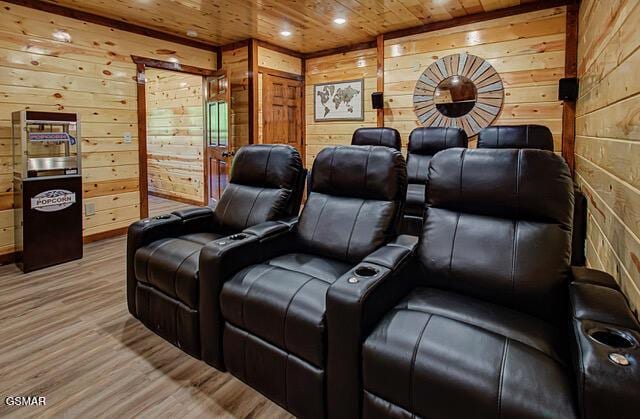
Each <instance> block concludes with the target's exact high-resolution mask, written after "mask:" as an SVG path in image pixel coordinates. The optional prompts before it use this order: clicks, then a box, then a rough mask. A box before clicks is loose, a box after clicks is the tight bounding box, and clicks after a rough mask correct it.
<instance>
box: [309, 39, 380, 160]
mask: <svg viewBox="0 0 640 419" xmlns="http://www.w3.org/2000/svg"><path fill="white" fill-rule="evenodd" d="M376 62H377V55H376V49H375V48H370V49H365V50H361V51H352V52H347V53H343V54H336V55H330V56H327V57H319V58H312V59H308V60H306V66H305V67H306V71H305V81H306V87H305V95H306V97H305V107H306V112H305V114H306V164H307V167H309V168H311V166H312V164H313V160H314V159H315V156H316V155H317V154H318V153H319V152H320V150H322V149H323V148H325V147H327V146H331V145H336V144H350V143H351V135H352V134H353V131H355V130H356V129H357V128H360V127H375V126H376V112H375V110H374V109H373V108H372V107H371V93H373V92H374V91H375V90H376V71H377V68H376ZM361 78H363V79H364V121H330V122H315V121H314V117H313V106H314V99H315V98H314V96H313V90H314V89H313V86H314V84H318V83H326V82H338V81H344V80H355V79H361Z"/></svg>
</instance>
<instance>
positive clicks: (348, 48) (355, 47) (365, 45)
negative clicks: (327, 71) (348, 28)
mask: <svg viewBox="0 0 640 419" xmlns="http://www.w3.org/2000/svg"><path fill="white" fill-rule="evenodd" d="M385 39H386V35H385ZM370 48H376V40H375V39H373V40H371V41H365V42H359V43H357V44H352V45H344V46H341V47H337V48H330V49H324V50H322V51H316V52H309V53H307V54H305V55H304V58H305V59H307V60H308V59H310V58H319V57H326V56H327V55H335V54H345V53H347V52H352V51H360V50H363V49H370Z"/></svg>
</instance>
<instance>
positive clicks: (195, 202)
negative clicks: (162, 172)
mask: <svg viewBox="0 0 640 419" xmlns="http://www.w3.org/2000/svg"><path fill="white" fill-rule="evenodd" d="M149 195H153V196H157V197H158V198H164V199H169V200H171V201H178V202H182V203H183V204H189V205H196V206H199V207H201V206H203V205H204V204H203V203H202V201H198V200H197V199H189V198H182V197H179V196H173V195H169V194H166V193H162V192H156V191H149Z"/></svg>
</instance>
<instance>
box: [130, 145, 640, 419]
mask: <svg viewBox="0 0 640 419" xmlns="http://www.w3.org/2000/svg"><path fill="white" fill-rule="evenodd" d="M414 142H415V138H414ZM410 159H411V155H410V156H409V160H410ZM424 170H425V171H427V175H426V181H425V184H426V185H427V186H426V196H427V202H426V209H425V210H424V214H423V215H424V218H423V227H422V231H421V232H420V238H419V239H418V237H415V236H410V235H397V234H396V228H397V226H398V225H399V224H400V223H401V221H402V217H403V206H404V203H405V199H406V193H407V166H406V163H405V159H404V158H403V156H402V154H401V153H400V152H399V151H397V150H394V149H392V148H389V147H384V146H344V147H330V148H326V149H324V150H322V151H321V152H320V153H319V154H318V156H317V157H316V160H315V162H314V165H313V169H312V172H311V175H310V179H309V183H308V196H307V200H306V203H305V205H304V208H303V210H302V212H301V213H300V215H299V217H296V215H297V208H298V206H299V204H300V199H301V195H302V189H303V188H302V185H303V182H304V178H305V171H304V169H303V166H302V163H301V160H300V156H299V155H298V153H297V152H296V151H295V150H294V149H292V148H290V147H287V146H268V145H254V146H248V147H245V148H243V149H241V150H240V151H239V152H238V153H237V155H236V158H235V160H234V163H233V167H232V171H231V175H230V184H229V186H228V187H227V189H226V190H225V192H224V193H223V195H222V197H221V199H220V202H219V203H218V205H217V206H216V207H215V208H213V209H212V208H198V209H193V210H186V211H178V212H175V213H173V214H170V215H167V216H161V217H155V218H151V219H147V220H142V221H139V222H136V223H134V224H133V225H132V226H131V227H130V230H129V236H128V249H127V302H128V306H129V310H130V312H131V313H132V314H133V315H134V316H135V317H137V318H138V319H140V320H141V321H142V322H143V323H144V324H145V325H146V326H147V327H149V328H150V329H151V330H153V331H155V332H156V333H157V334H159V335H160V336H162V337H163V338H165V339H166V340H168V341H170V342H171V343H173V344H174V345H176V346H178V347H179V348H181V349H182V350H184V351H185V352H187V353H189V354H191V355H192V356H194V357H197V358H201V359H203V360H204V361H205V362H206V363H208V364H209V365H212V366H213V367H215V368H217V369H219V370H221V371H225V370H226V371H229V372H230V373H231V374H233V375H234V376H236V377H238V378H239V379H241V380H243V381H244V382H246V383H247V384H249V385H250V386H252V387H253V388H255V389H256V390H258V391H260V392H262V393H263V394H264V395H266V396H267V397H269V398H270V399H271V400H273V401H275V402H276V403H278V404H280V405H281V406H283V407H284V408H285V409H287V410H288V411H290V412H291V413H293V414H294V415H296V416H299V417H301V418H324V417H329V418H358V417H365V418H384V417H389V418H408V417H429V418H459V417H465V418H466V417H487V418H492V417H496V418H497V417H513V418H521V417H557V418H573V417H582V418H596V417H616V418H631V417H636V415H637V412H638V411H640V399H639V398H638V397H637V390H638V386H640V366H639V365H638V360H639V354H640V350H639V349H638V342H639V341H640V326H639V325H638V323H637V321H636V319H635V318H634V316H633V313H632V312H631V311H630V309H629V306H628V304H627V301H626V299H625V297H624V296H623V294H622V293H621V292H620V290H619V288H618V286H617V285H616V282H615V281H614V279H613V278H612V277H611V276H609V275H607V274H606V273H604V272H599V271H595V270H591V269H586V268H576V267H574V268H572V267H571V264H570V257H571V233H572V224H573V203H574V188H573V184H572V180H571V176H570V173H569V169H568V167H567V165H566V163H565V162H564V160H563V159H562V158H561V157H559V156H557V155H555V154H554V153H552V152H549V151H541V150H532V149H503V150H489V149H478V150H471V149H465V148H452V149H447V150H444V151H441V152H439V153H437V154H435V155H434V156H433V157H432V158H431V161H430V163H429V164H428V168H427V167H425V169H424Z"/></svg>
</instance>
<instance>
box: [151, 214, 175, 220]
mask: <svg viewBox="0 0 640 419" xmlns="http://www.w3.org/2000/svg"><path fill="white" fill-rule="evenodd" d="M169 218H171V214H163V215H156V216H155V217H153V219H154V220H167V219H169Z"/></svg>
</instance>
